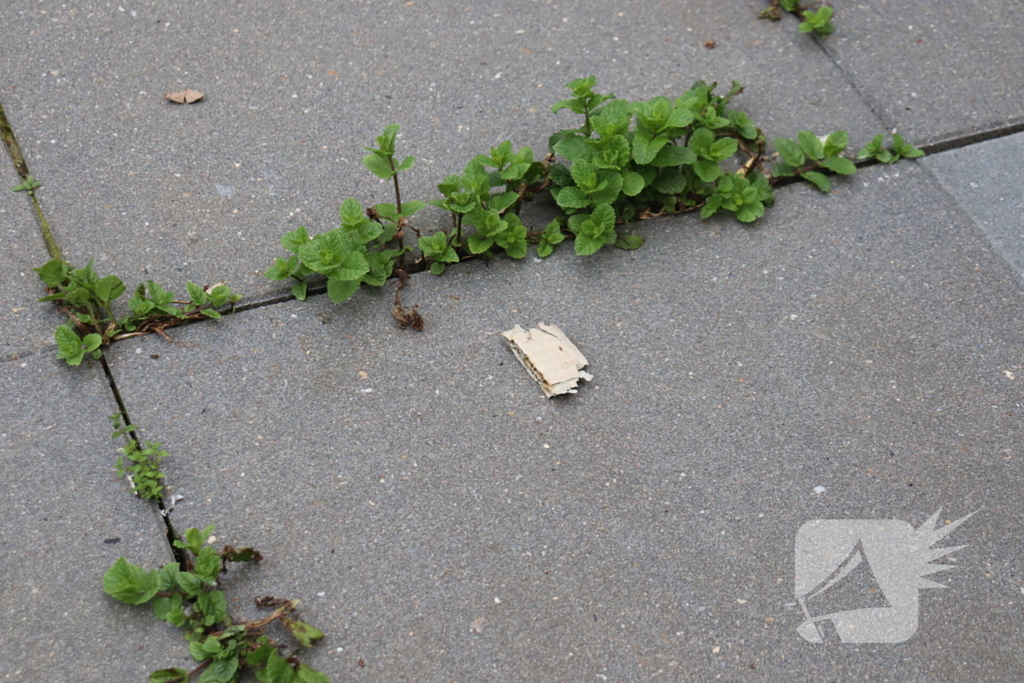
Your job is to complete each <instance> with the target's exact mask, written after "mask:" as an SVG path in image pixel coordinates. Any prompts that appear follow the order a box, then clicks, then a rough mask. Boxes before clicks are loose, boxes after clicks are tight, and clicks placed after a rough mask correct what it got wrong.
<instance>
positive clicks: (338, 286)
mask: <svg viewBox="0 0 1024 683" xmlns="http://www.w3.org/2000/svg"><path fill="white" fill-rule="evenodd" d="M367 270H369V269H367ZM359 278H360V279H355V280H340V279H338V278H335V277H331V278H328V279H327V296H329V297H330V298H331V301H333V302H334V303H336V304H340V303H342V302H344V301H347V300H348V299H349V298H350V297H351V296H352V295H353V294H355V293H356V290H357V289H359V285H360V284H361V282H362V280H361V278H362V274H360V275H359Z"/></svg>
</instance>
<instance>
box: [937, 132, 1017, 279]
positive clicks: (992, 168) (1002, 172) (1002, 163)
mask: <svg viewBox="0 0 1024 683" xmlns="http://www.w3.org/2000/svg"><path fill="white" fill-rule="evenodd" d="M922 163H923V164H924V166H925V167H926V168H928V169H929V170H931V172H932V173H934V174H935V177H936V178H938V179H939V182H940V183H942V186H943V187H944V188H946V190H947V191H948V192H949V193H950V194H952V195H953V197H955V198H956V200H957V202H958V203H959V204H960V208H961V209H963V210H964V212H965V213H966V214H967V215H969V216H970V217H971V218H973V219H974V221H975V223H977V224H978V225H979V226H980V227H981V229H982V230H983V231H984V232H985V235H986V236H988V238H989V239H990V240H991V241H992V245H993V246H994V247H995V248H996V250H997V251H999V252H1000V253H1001V254H1003V256H1004V257H1005V258H1006V260H1007V261H1009V262H1010V264H1011V265H1012V266H1013V268H1014V269H1015V270H1016V271H1017V274H1018V276H1020V277H1021V278H1024V222H1022V220H1021V217H1022V216H1024V195H1022V194H1021V191H1020V169H1021V168H1022V167H1024V133H1018V134H1016V135H1010V136H1007V137H1004V138H1000V139H998V140H989V141H987V142H981V143H978V144H976V145H971V146H970V147H965V148H963V149H957V150H953V151H950V152H944V153H942V154H935V155H932V156H929V157H926V158H925V159H923V160H922Z"/></svg>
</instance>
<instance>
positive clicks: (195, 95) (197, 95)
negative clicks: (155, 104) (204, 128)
mask: <svg viewBox="0 0 1024 683" xmlns="http://www.w3.org/2000/svg"><path fill="white" fill-rule="evenodd" d="M164 97H165V98H167V99H169V100H170V101H171V102H174V103H176V104H192V103H193V102H198V101H199V100H201V99H203V93H201V92H199V91H198V90H191V89H188V88H186V89H185V90H182V91H181V92H169V93H167V94H166V95H164Z"/></svg>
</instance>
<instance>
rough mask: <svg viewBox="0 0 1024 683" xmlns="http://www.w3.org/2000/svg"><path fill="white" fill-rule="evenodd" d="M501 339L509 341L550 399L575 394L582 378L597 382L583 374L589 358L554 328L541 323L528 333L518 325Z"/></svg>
mask: <svg viewBox="0 0 1024 683" xmlns="http://www.w3.org/2000/svg"><path fill="white" fill-rule="evenodd" d="M501 336H503V337H504V338H505V339H507V340H508V345H509V346H510V347H511V348H512V353H514V354H515V355H516V358H518V359H519V362H520V363H522V364H523V367H524V368H526V371H527V372H529V373H530V375H531V376H532V377H533V378H534V379H535V380H537V383H538V384H540V388H541V390H543V392H544V394H545V395H546V396H547V397H548V398H551V397H552V396H559V395H561V394H575V393H576V386H577V384H578V383H579V381H580V380H581V379H585V380H592V379H594V377H593V375H591V374H590V373H588V372H584V371H583V368H585V367H586V366H587V359H586V358H585V357H584V356H583V354H582V353H580V350H579V349H577V348H576V345H575V344H573V343H572V342H571V341H569V338H568V337H566V336H565V334H564V333H563V332H562V330H560V329H558V328H557V327H555V326H554V325H545V324H544V323H540V324H538V325H537V327H536V328H533V329H529V330H524V329H523V328H521V327H519V325H516V326H515V327H514V328H512V329H511V330H508V331H507V332H502V333H501Z"/></svg>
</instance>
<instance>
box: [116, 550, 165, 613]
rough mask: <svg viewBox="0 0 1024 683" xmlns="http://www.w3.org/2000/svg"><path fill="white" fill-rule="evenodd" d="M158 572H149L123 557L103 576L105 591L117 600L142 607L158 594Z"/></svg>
mask: <svg viewBox="0 0 1024 683" xmlns="http://www.w3.org/2000/svg"><path fill="white" fill-rule="evenodd" d="M157 586H158V581H157V572H156V570H155V569H154V570H152V571H149V572H147V571H146V570H145V569H143V568H142V567H139V566H137V565H134V564H132V563H130V562H128V560H126V559H124V558H123V557H120V558H118V560H117V562H115V563H114V566H113V567H111V568H110V569H108V570H107V572H106V573H105V574H104V575H103V590H104V592H106V594H107V595H109V596H111V597H112V598H114V599H115V600H120V601H121V602H126V603H128V604H129V605H141V604H142V603H144V602H146V601H147V600H149V599H150V598H152V597H153V596H154V595H156V592H157Z"/></svg>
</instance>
